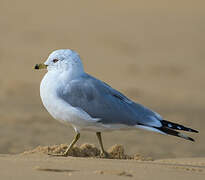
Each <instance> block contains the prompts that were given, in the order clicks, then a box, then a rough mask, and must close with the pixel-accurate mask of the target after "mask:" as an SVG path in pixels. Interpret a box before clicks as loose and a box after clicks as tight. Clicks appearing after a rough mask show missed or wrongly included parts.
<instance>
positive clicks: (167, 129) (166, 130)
mask: <svg viewBox="0 0 205 180" xmlns="http://www.w3.org/2000/svg"><path fill="white" fill-rule="evenodd" d="M160 122H161V124H162V126H161V127H156V126H147V125H144V124H138V125H137V127H138V128H142V129H146V130H150V131H155V132H158V133H161V134H168V135H172V136H177V137H180V138H183V139H186V140H190V141H194V139H193V138H191V137H189V136H187V135H185V134H183V133H180V132H178V131H175V130H182V131H188V132H194V133H198V131H197V130H194V129H191V128H188V127H185V126H183V125H180V124H176V123H172V122H170V121H166V120H161V121H160Z"/></svg>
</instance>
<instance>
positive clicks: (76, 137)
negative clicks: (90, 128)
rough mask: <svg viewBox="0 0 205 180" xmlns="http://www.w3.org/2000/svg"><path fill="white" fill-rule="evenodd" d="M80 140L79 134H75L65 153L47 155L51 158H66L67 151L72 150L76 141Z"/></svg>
mask: <svg viewBox="0 0 205 180" xmlns="http://www.w3.org/2000/svg"><path fill="white" fill-rule="evenodd" d="M79 138H80V133H77V134H76V136H75V138H74V139H73V140H72V142H71V143H70V145H69V146H68V148H67V149H66V151H65V152H64V153H62V154H52V153H51V154H50V153H48V155H51V156H68V153H69V151H70V150H71V149H72V147H73V146H74V145H75V143H76V142H77V141H78V139H79Z"/></svg>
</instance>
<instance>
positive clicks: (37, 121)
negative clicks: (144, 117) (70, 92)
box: [0, 0, 205, 180]
mask: <svg viewBox="0 0 205 180" xmlns="http://www.w3.org/2000/svg"><path fill="white" fill-rule="evenodd" d="M204 5H205V3H204V2H203V1H197V2H195V1H185V0H182V1H180V2H179V1H176V0H172V1H162V0H156V1H151V0H148V1H129V2H128V1H123V0H119V1H115V0H110V1H108V0H105V1H101V2H98V1H92V0H87V1H74V0H73V1H70V0H69V1H64V0H62V1H52V2H51V1H48V0H45V1H40V0H36V1H26V0H22V1H20V2H19V1H5V0H3V1H2V5H1V6H0V27H1V28H0V37H1V42H0V67H1V71H0V137H1V138H0V154H1V155H0V174H1V179H5V180H6V179H14V178H15V179H37V178H38V179H57V178H61V179H67V178H68V177H73V178H76V179H81V178H82V177H86V178H93V179H94V178H95V179H96V178H97V179H105V178H107V179H114V178H116V179H117V178H118V179H120V178H121V179H124V178H125V177H126V178H128V179H129V178H135V179H137V178H138V179H150V178H152V179H168V180H169V179H173V178H174V177H176V178H177V179H179V178H180V179H182V180H183V179H184V180H185V179H186V180H188V179H194V178H196V179H204V178H203V177H205V176H204V175H205V174H204V167H205V159H204V157H205V143H204V138H205V131H203V129H204V126H205V121H204V107H205V94H204V91H205V84H204V77H205V71H204V65H205V61H204V59H205V53H204V47H205V33H204V29H205V24H204V18H205V12H204ZM61 48H71V49H74V50H75V51H77V52H78V53H79V54H80V56H81V58H82V61H83V64H84V67H85V71H86V72H88V73H90V74H92V75H93V76H96V77H97V78H99V79H101V80H103V81H105V82H106V83H108V84H109V85H111V86H112V87H114V88H115V89H117V90H119V91H120V92H122V93H123V94H125V95H126V96H128V97H129V98H131V99H133V100H135V101H136V102H139V103H142V104H144V105H146V106H148V107H149V108H151V109H153V110H155V111H157V112H158V113H160V114H161V115H162V116H163V117H164V118H165V119H166V120H170V121H172V122H176V123H180V124H183V125H185V126H188V127H191V128H193V129H197V130H199V132H200V133H199V134H189V135H190V136H191V137H193V138H194V139H195V140H196V142H194V143H192V142H188V141H185V140H182V139H179V138H176V137H171V136H163V135H160V134H156V133H152V132H147V131H142V130H136V131H123V133H122V132H120V131H116V132H109V133H103V142H104V146H105V148H106V149H109V147H111V146H113V145H114V144H120V145H123V147H124V149H125V152H126V153H127V154H128V155H133V154H136V153H137V154H140V155H142V156H143V157H150V158H151V159H153V160H152V161H138V160H115V159H100V158H88V157H85V158H82V157H66V158H60V157H50V156H48V155H46V154H41V153H29V154H22V153H23V152H25V151H32V150H33V149H35V148H36V147H38V146H41V147H45V146H53V145H59V144H69V143H70V142H71V140H72V138H73V136H74V131H73V129H72V127H70V126H68V127H65V126H64V125H63V124H60V123H59V122H57V121H55V120H54V119H53V118H52V117H51V116H50V115H49V114H48V113H47V111H46V110H45V109H44V107H43V105H42V103H41V100H40V95H39V85H40V81H41V79H42V77H43V76H44V74H45V73H46V72H45V71H40V72H39V71H38V72H37V71H35V70H34V69H33V67H34V65H35V64H36V63H41V62H44V61H45V60H46V58H47V56H48V54H49V53H50V52H52V51H53V50H55V49H61ZM84 143H90V144H94V145H95V146H96V147H98V148H99V145H98V141H97V138H96V136H95V134H93V133H91V132H82V134H81V139H80V140H79V142H78V145H79V146H80V145H82V144H84Z"/></svg>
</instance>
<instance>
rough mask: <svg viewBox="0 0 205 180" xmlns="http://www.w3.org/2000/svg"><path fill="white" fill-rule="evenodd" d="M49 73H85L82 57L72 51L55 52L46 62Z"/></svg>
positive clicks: (60, 50)
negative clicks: (71, 71)
mask: <svg viewBox="0 0 205 180" xmlns="http://www.w3.org/2000/svg"><path fill="white" fill-rule="evenodd" d="M44 64H45V65H46V66H47V69H48V71H60V72H63V71H68V70H74V71H78V72H79V71H83V64H82V62H81V60H80V56H79V55H78V54H77V53H76V52H75V51H73V50H70V49H59V50H55V51H53V52H52V53H51V54H50V55H49V56H48V59H47V60H46V62H45V63H44Z"/></svg>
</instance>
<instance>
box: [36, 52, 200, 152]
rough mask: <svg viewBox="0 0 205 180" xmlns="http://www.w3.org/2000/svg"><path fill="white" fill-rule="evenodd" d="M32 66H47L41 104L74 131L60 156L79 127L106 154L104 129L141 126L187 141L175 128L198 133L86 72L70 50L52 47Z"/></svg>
mask: <svg viewBox="0 0 205 180" xmlns="http://www.w3.org/2000/svg"><path fill="white" fill-rule="evenodd" d="M35 69H47V73H46V74H45V76H44V77H43V79H42V81H41V84H40V96H41V99H42V102H43V105H44V106H45V108H46V109H47V111H48V112H49V113H50V114H51V116H52V117H53V118H54V119H56V120H58V121H60V122H62V123H64V124H71V125H72V127H73V128H74V130H75V132H76V136H75V138H74V139H73V141H72V142H71V144H70V145H69V146H68V148H67V149H66V151H65V152H64V153H62V154H61V155H62V156H68V154H69V151H70V150H71V149H72V147H73V146H74V144H75V143H76V142H77V141H78V139H79V138H80V133H81V131H83V130H87V131H92V132H95V133H96V135H97V138H98V140H99V144H100V147H101V155H104V156H107V154H106V151H105V150H104V147H103V143H102V138H101V132H104V131H113V130H131V129H137V128H141V129H145V130H149V131H154V132H158V133H161V134H165V135H173V136H177V137H180V138H184V139H186V140H190V141H194V139H192V138H191V137H188V136H187V135H185V134H183V133H181V132H178V131H176V130H183V131H188V132H195V133H198V131H197V130H194V129H191V128H188V127H185V126H183V125H180V124H177V123H173V122H170V121H167V120H165V119H163V118H162V116H161V115H159V114H158V113H156V112H154V111H153V110H151V109H149V108H147V107H145V106H143V105H141V104H139V103H136V102H134V101H132V100H130V99H129V98H127V97H126V96H125V95H123V94H122V93H120V92H119V91H117V90H115V89H114V88H112V87H111V86H109V85H108V84H106V83H105V82H103V81H101V80H98V79H97V78H95V77H93V76H91V75H89V74H87V73H86V72H85V71H84V68H83V64H82V61H81V58H80V56H79V55H78V54H77V53H76V52H75V51H73V50H70V49H60V50H55V51H53V52H52V53H51V54H50V55H49V57H48V59H47V60H46V61H45V63H41V64H36V65H35Z"/></svg>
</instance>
